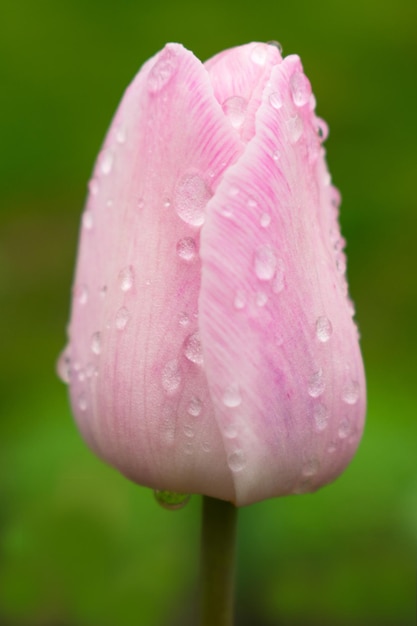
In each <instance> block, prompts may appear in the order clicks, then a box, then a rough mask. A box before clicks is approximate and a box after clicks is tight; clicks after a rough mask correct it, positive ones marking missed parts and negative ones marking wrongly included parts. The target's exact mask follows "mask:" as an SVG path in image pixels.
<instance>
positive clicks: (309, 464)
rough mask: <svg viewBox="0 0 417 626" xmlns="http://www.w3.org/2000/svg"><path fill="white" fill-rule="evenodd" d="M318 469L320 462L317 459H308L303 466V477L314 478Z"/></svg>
mask: <svg viewBox="0 0 417 626" xmlns="http://www.w3.org/2000/svg"><path fill="white" fill-rule="evenodd" d="M319 469H320V461H319V460H318V459H309V460H308V461H306V462H305V463H304V465H303V469H302V474H303V476H314V475H315V474H317V472H318V471H319Z"/></svg>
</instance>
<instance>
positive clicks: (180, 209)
mask: <svg viewBox="0 0 417 626" xmlns="http://www.w3.org/2000/svg"><path fill="white" fill-rule="evenodd" d="M210 198H211V193H210V190H209V188H208V187H207V185H206V183H205V182H204V180H203V179H202V178H201V176H199V175H198V174H186V175H185V176H183V178H182V179H181V180H180V182H179V183H178V185H177V188H176V191H175V198H174V203H175V210H176V212H177V214H178V216H179V217H180V218H181V219H182V220H183V221H184V222H186V223H187V224H191V226H202V224H204V219H205V208H206V204H207V202H208V201H209V200H210Z"/></svg>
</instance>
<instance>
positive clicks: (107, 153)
mask: <svg viewBox="0 0 417 626" xmlns="http://www.w3.org/2000/svg"><path fill="white" fill-rule="evenodd" d="M113 161H114V156H113V152H112V151H111V150H109V149H105V150H103V152H102V153H101V156H100V171H101V173H102V174H104V175H105V176H107V175H108V174H110V172H111V171H112V169H113Z"/></svg>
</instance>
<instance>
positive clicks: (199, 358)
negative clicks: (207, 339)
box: [184, 331, 203, 365]
mask: <svg viewBox="0 0 417 626" xmlns="http://www.w3.org/2000/svg"><path fill="white" fill-rule="evenodd" d="M184 354H185V356H186V357H187V359H188V360H189V361H191V362H192V363H196V364H197V365H201V364H202V363H203V351H202V348H201V341H200V334H199V332H198V331H197V332H195V333H193V334H192V335H189V336H188V337H187V339H186V340H185V342H184Z"/></svg>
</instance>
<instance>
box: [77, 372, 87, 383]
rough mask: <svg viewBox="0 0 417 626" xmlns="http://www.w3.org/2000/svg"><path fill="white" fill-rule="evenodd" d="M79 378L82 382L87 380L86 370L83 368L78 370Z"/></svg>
mask: <svg viewBox="0 0 417 626" xmlns="http://www.w3.org/2000/svg"><path fill="white" fill-rule="evenodd" d="M78 380H79V381H80V383H83V382H84V381H85V371H84V370H83V369H81V370H80V371H79V372H78Z"/></svg>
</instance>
